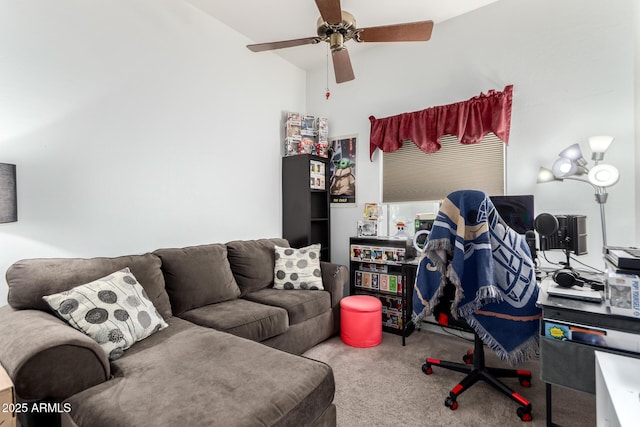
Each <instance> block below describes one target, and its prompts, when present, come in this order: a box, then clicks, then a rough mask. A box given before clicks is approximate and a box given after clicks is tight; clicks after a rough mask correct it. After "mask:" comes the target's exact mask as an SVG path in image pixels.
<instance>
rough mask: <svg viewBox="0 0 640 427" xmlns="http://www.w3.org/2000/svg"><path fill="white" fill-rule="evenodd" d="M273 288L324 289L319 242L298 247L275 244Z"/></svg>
mask: <svg viewBox="0 0 640 427" xmlns="http://www.w3.org/2000/svg"><path fill="white" fill-rule="evenodd" d="M275 251H276V263H275V268H274V279H273V287H274V288H275V289H313V290H316V289H317V290H321V289H324V287H323V286H322V274H321V272H320V244H319V243H316V244H315V245H311V246H307V247H304V248H300V249H294V248H283V247H280V246H275Z"/></svg>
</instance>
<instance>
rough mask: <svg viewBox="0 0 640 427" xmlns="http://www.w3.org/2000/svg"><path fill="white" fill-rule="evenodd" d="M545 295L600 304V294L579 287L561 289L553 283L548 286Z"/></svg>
mask: <svg viewBox="0 0 640 427" xmlns="http://www.w3.org/2000/svg"><path fill="white" fill-rule="evenodd" d="M547 293H548V294H549V295H552V296H554V297H562V298H570V299H577V300H580V301H589V302H602V294H601V293H600V292H599V291H594V290H593V289H588V288H583V287H579V286H572V287H570V288H563V287H562V286H558V285H557V284H556V283H555V282H554V283H550V284H549V287H548V288H547Z"/></svg>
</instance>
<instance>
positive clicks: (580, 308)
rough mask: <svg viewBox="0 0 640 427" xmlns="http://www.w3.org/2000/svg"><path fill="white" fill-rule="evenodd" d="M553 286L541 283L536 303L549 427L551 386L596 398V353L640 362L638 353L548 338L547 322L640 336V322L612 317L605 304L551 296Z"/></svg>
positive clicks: (549, 281)
mask: <svg viewBox="0 0 640 427" xmlns="http://www.w3.org/2000/svg"><path fill="white" fill-rule="evenodd" d="M551 283H553V281H552V279H551V278H545V279H544V280H542V283H541V284H540V288H541V289H540V294H539V296H538V302H537V305H538V306H539V307H541V308H542V318H543V321H542V322H541V328H540V379H541V380H542V381H544V382H545V383H546V395H547V396H546V401H547V425H548V426H552V425H554V424H553V422H552V419H551V414H552V411H551V386H552V385H560V386H563V387H567V388H571V389H574V390H580V391H583V392H586V393H591V394H595V392H596V380H595V366H596V362H595V351H596V350H600V351H604V352H607V353H614V354H621V355H626V356H632V357H638V358H640V354H639V353H638V352H629V351H620V350H617V349H613V348H606V347H599V346H596V345H589V344H584V343H579V342H573V341H561V340H556V339H552V338H546V337H545V336H544V329H543V324H544V319H550V320H555V321H558V322H566V323H572V324H580V325H586V326H592V327H595V328H600V329H606V330H611V331H616V332H620V333H628V334H631V335H640V320H638V319H634V318H632V317H626V316H617V315H613V314H610V312H609V309H608V307H607V304H605V303H591V302H583V301H577V300H572V299H568V298H561V297H554V296H549V295H548V294H547V291H546V290H547V287H548V286H549V284H551Z"/></svg>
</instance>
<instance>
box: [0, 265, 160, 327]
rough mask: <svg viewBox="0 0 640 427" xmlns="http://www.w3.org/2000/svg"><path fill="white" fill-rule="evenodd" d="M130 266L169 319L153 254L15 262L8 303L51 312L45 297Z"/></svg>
mask: <svg viewBox="0 0 640 427" xmlns="http://www.w3.org/2000/svg"><path fill="white" fill-rule="evenodd" d="M126 267H129V268H130V269H131V272H132V273H133V274H134V276H136V279H138V282H140V285H141V286H142V287H143V288H144V290H145V292H146V293H147V296H148V297H149V300H150V301H151V302H152V303H153V305H154V307H155V308H156V309H157V310H158V312H159V313H160V315H161V316H162V317H164V319H165V320H166V319H168V318H170V317H171V305H170V303H169V295H167V291H166V290H165V287H164V277H163V275H162V271H161V270H160V258H158V257H157V256H155V255H153V254H144V255H130V256H121V257H117V258H89V259H85V258H41V259H28V260H22V261H18V262H16V263H15V264H13V265H12V266H10V267H9V269H8V270H7V274H6V278H7V285H8V286H9V295H8V296H7V301H8V303H9V305H11V306H12V307H13V308H17V309H28V308H32V309H37V310H43V311H51V310H50V308H49V306H48V305H47V303H46V302H45V300H44V299H42V297H43V296H45V295H51V294H55V293H58V292H63V291H67V290H69V289H71V288H74V287H76V286H79V285H83V284H85V283H89V282H92V281H94V280H96V279H99V278H101V277H104V276H106V275H107V274H111V273H113V272H114V271H119V270H122V269H123V268H126Z"/></svg>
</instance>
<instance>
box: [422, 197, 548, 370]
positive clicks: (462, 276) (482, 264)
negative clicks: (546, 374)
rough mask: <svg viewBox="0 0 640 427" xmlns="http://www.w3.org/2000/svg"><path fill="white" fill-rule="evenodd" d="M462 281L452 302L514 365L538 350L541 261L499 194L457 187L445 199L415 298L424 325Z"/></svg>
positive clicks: (424, 257) (453, 308)
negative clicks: (501, 208) (495, 198)
mask: <svg viewBox="0 0 640 427" xmlns="http://www.w3.org/2000/svg"><path fill="white" fill-rule="evenodd" d="M447 281H448V282H450V283H452V284H453V285H454V286H455V298H454V300H453V303H452V306H451V312H452V314H453V316H454V317H458V316H460V317H462V318H464V320H466V322H467V323H468V324H469V325H470V326H471V327H472V328H473V329H474V330H475V331H476V333H477V334H478V335H479V336H480V338H481V339H482V341H483V342H484V343H485V344H486V345H487V346H489V347H490V348H491V349H492V350H494V351H495V352H496V353H497V354H498V356H499V357H500V358H501V359H502V360H505V361H507V362H509V364H511V365H515V364H517V363H520V362H523V361H525V360H527V359H528V358H529V357H531V356H532V355H534V354H537V352H538V327H539V319H540V317H541V311H540V309H539V308H538V307H536V305H535V303H536V300H537V299H538V284H537V282H536V278H535V266H534V263H533V261H532V259H531V253H530V251H529V247H528V245H527V244H526V241H525V239H524V237H523V236H522V235H520V234H518V233H516V232H515V231H514V230H512V229H511V228H509V227H508V226H507V225H506V224H505V223H504V222H503V221H502V219H501V218H500V216H499V214H498V212H497V211H496V209H495V207H494V206H493V203H491V199H489V197H488V196H487V195H486V194H485V193H483V192H481V191H473V190H464V191H456V192H454V193H451V194H449V196H447V198H446V199H445V200H444V201H443V202H442V205H441V207H440V211H439V212H438V215H437V217H436V220H435V222H434V225H433V229H432V230H431V233H430V234H429V239H428V241H427V243H426V245H425V247H424V250H423V252H422V257H421V259H420V264H419V266H418V272H417V276H416V282H415V286H414V295H413V321H414V322H415V323H416V326H419V322H420V321H421V320H422V319H423V318H424V317H425V316H427V315H429V314H431V313H432V311H433V307H434V306H435V305H436V304H437V303H438V301H439V299H440V297H441V296H442V295H443V292H444V286H445V284H446V283H447Z"/></svg>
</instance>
